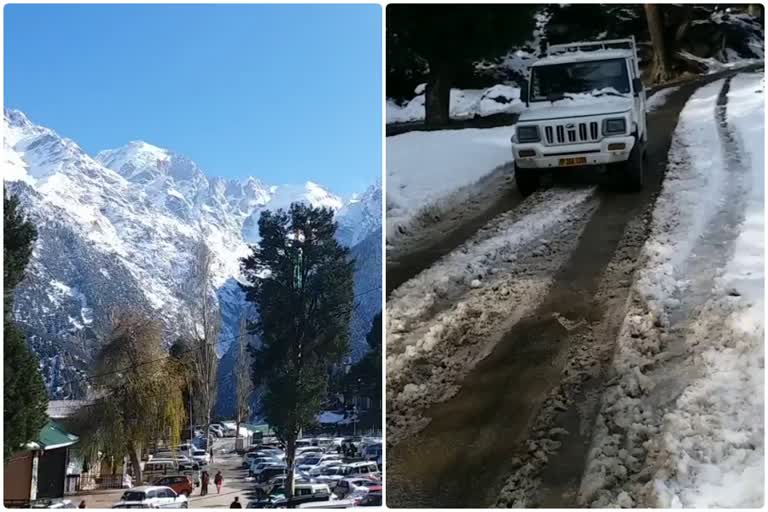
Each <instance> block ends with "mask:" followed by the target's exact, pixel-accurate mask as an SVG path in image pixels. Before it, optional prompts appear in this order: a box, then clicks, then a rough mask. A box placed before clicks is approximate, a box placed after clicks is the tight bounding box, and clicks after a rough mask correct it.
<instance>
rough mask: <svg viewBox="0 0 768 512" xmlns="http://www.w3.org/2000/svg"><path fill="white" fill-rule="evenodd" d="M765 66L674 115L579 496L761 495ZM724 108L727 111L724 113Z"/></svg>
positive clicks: (604, 500)
mask: <svg viewBox="0 0 768 512" xmlns="http://www.w3.org/2000/svg"><path fill="white" fill-rule="evenodd" d="M761 80H762V75H759V76H758V75H744V76H739V77H737V78H735V79H733V81H732V83H731V93H730V94H729V96H728V104H727V106H726V110H725V116H723V115H722V110H720V109H721V108H722V107H718V106H717V101H718V93H719V92H720V90H721V87H722V86H723V83H724V82H723V81H719V82H716V83H714V84H710V85H708V86H706V87H703V88H701V89H700V90H698V91H697V92H696V93H695V94H694V95H693V96H692V97H691V99H690V100H689V101H688V103H687V104H686V106H685V108H684V109H683V112H682V113H681V116H680V121H679V124H678V127H677V129H676V131H675V135H674V139H673V142H672V147H671V150H670V155H669V162H670V164H669V167H668V169H667V175H666V177H665V182H664V186H663V190H662V192H661V194H660V196H659V198H658V200H657V203H656V207H655V210H654V215H653V222H652V226H651V234H650V236H649V239H648V241H647V242H646V245H645V248H644V254H643V257H642V259H641V265H640V268H639V269H638V271H637V273H636V275H635V277H636V281H635V285H634V290H633V295H634V299H635V300H634V301H633V303H632V305H631V307H630V311H629V313H628V314H627V316H626V318H625V321H624V325H623V327H622V331H621V333H620V336H619V340H618V348H617V352H616V355H615V358H614V361H613V366H614V371H615V372H616V374H617V377H616V379H615V381H616V382H615V384H614V385H612V386H611V387H609V388H608V389H606V391H605V394H604V397H603V406H602V410H601V413H600V416H599V418H598V421H597V426H596V433H595V435H594V438H593V445H592V450H591V452H590V456H589V460H588V464H587V471H586V473H585V476H584V478H583V480H582V486H581V492H580V501H581V502H582V503H583V504H585V505H587V504H588V505H591V506H593V507H612V506H613V507H615V506H622V507H681V506H682V507H697V508H709V507H758V506H761V505H762V503H763V478H764V476H763V475H764V467H763V457H764V447H763V432H764V426H763V403H764V399H763V368H762V366H763V360H764V359H763V348H762V343H763V335H764V323H763V322H764V320H763V317H762V311H763V298H762V297H763V280H764V276H763V254H764V250H763V245H764V244H763V225H764V223H763V194H762V192H763V166H764V155H763V130H764V129H763V95H762V92H760V93H756V90H758V89H759V90H760V91H762V85H761ZM723 119H725V120H727V123H725V122H722V121H723Z"/></svg>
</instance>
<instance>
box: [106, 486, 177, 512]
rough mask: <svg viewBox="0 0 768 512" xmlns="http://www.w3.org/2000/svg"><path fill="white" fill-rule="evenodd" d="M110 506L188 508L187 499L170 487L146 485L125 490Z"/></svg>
mask: <svg viewBox="0 0 768 512" xmlns="http://www.w3.org/2000/svg"><path fill="white" fill-rule="evenodd" d="M112 508H189V501H188V500H187V497H186V496H184V495H183V494H176V491H174V490H173V489H171V488H170V487H162V486H152V485H146V486H142V487H134V488H133V489H130V490H128V491H125V492H124V493H123V496H122V497H121V498H120V501H118V502H117V503H115V504H114V505H112Z"/></svg>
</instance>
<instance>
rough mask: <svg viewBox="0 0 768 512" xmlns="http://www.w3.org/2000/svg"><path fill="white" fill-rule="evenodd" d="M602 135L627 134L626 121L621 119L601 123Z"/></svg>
mask: <svg viewBox="0 0 768 512" xmlns="http://www.w3.org/2000/svg"><path fill="white" fill-rule="evenodd" d="M603 133H604V134H605V135H617V134H622V133H627V121H626V119H624V118H623V117H617V118H615V119H606V120H605V121H603Z"/></svg>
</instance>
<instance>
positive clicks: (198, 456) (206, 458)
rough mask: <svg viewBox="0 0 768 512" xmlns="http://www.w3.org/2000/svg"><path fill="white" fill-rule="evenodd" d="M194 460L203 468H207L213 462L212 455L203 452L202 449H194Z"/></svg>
mask: <svg viewBox="0 0 768 512" xmlns="http://www.w3.org/2000/svg"><path fill="white" fill-rule="evenodd" d="M192 460H193V461H195V462H197V463H198V464H200V465H201V466H205V465H206V464H208V463H209V462H211V454H209V453H208V452H207V451H205V450H201V449H200V448H192Z"/></svg>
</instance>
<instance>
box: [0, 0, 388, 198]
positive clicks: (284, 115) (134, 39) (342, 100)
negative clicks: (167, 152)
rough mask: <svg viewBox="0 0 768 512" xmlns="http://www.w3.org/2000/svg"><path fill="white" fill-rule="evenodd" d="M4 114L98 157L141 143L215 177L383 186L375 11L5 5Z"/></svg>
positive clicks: (350, 187)
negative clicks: (22, 117) (15, 113)
mask: <svg viewBox="0 0 768 512" xmlns="http://www.w3.org/2000/svg"><path fill="white" fill-rule="evenodd" d="M4 37H5V56H4V57H5V70H4V73H5V89H4V90H5V98H4V100H5V106H6V107H10V108H17V109H19V110H22V111H24V112H25V113H26V114H27V115H28V116H29V117H30V119H31V120H32V121H33V122H35V123H37V124H41V125H44V126H48V127H50V128H53V129H54V130H56V131H57V132H59V134H61V135H63V136H66V137H69V138H71V139H74V140H75V141H76V142H77V143H78V144H80V146H81V147H83V148H84V149H85V150H86V151H88V152H89V153H91V154H95V153H96V152H97V151H99V150H102V149H107V148H114V147H118V146H122V145H124V144H126V143H127V142H129V141H131V140H145V141H147V142H150V143H152V144H155V145H157V146H161V147H166V148H169V149H171V150H173V151H176V152H178V153H182V154H184V155H186V156H188V157H190V158H192V159H193V160H195V161H196V162H197V163H198V164H199V165H200V166H201V167H202V168H203V169H205V170H206V172H207V173H208V174H210V175H217V176H227V177H244V176H256V177H258V178H261V179H262V180H264V181H265V182H267V183H271V184H281V183H302V182H304V181H306V180H312V181H316V182H318V183H320V184H322V185H324V186H326V187H328V188H330V189H331V190H332V191H333V192H335V193H338V194H342V195H344V196H348V195H349V194H351V193H353V192H357V191H362V190H363V189H364V188H365V187H366V186H367V185H369V184H371V183H372V182H373V181H374V180H375V179H377V178H380V177H381V121H382V120H381V105H382V99H381V98H382V91H381V8H380V7H379V6H378V5H207V6H206V5H72V6H66V5H7V6H6V7H5V36H4Z"/></svg>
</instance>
